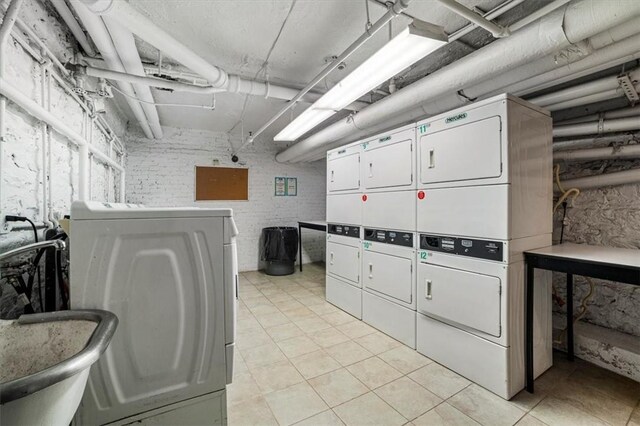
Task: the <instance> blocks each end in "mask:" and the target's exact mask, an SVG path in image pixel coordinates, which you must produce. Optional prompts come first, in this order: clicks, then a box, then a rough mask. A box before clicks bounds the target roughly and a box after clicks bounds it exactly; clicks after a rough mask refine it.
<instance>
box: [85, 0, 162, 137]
mask: <svg viewBox="0 0 640 426" xmlns="http://www.w3.org/2000/svg"><path fill="white" fill-rule="evenodd" d="M73 8H74V10H75V11H76V14H77V15H78V17H79V18H80V20H81V21H82V23H83V24H84V27H85V28H86V29H87V31H88V32H89V35H90V36H91V39H92V40H93V43H94V44H95V45H96V47H97V48H98V50H99V51H100V54H101V55H102V59H104V61H105V63H106V64H107V66H108V67H109V68H111V69H112V70H114V71H119V72H125V69H124V66H123V65H122V62H121V61H120V57H119V56H118V52H116V49H115V47H114V46H113V41H112V40H111V36H110V35H109V31H107V27H105V25H104V22H102V19H100V17H99V16H97V15H95V14H93V13H91V12H90V11H89V9H87V8H86V7H85V6H84V5H83V4H82V3H81V2H79V1H77V0H76V1H74V2H73ZM117 86H118V88H119V89H120V90H122V92H124V93H126V94H127V95H128V96H125V100H126V102H127V104H129V107H130V108H131V112H133V115H134V117H135V118H136V121H137V122H138V124H139V125H140V127H141V128H142V131H143V133H144V135H145V136H146V137H147V138H149V139H153V132H152V131H151V127H150V126H149V122H148V121H147V116H146V115H145V113H144V110H143V109H142V107H141V106H140V103H139V102H137V101H135V100H134V99H133V98H135V97H136V93H135V91H134V90H133V86H132V85H131V83H125V82H120V83H118V84H117Z"/></svg>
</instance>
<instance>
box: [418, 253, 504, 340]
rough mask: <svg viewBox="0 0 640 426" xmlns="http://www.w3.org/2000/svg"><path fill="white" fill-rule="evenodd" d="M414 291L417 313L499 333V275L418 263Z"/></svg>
mask: <svg viewBox="0 0 640 426" xmlns="http://www.w3.org/2000/svg"><path fill="white" fill-rule="evenodd" d="M417 292H418V311H419V312H422V313H423V314H425V315H428V316H432V317H437V318H439V319H441V320H443V321H445V322H453V323H456V324H460V325H462V326H464V327H468V328H470V329H473V330H478V331H481V332H483V333H487V334H489V335H491V336H495V337H499V336H500V333H501V327H500V309H501V306H500V305H501V303H500V299H501V280H500V278H498V277H495V276H490V275H484V274H480V273H477V272H470V271H463V270H460V269H454V268H448V267H443V266H436V265H431V264H428V263H420V264H419V265H418V284H417Z"/></svg>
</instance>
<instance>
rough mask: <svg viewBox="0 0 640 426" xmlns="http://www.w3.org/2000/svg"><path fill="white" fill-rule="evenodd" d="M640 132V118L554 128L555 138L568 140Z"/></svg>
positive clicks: (616, 119)
mask: <svg viewBox="0 0 640 426" xmlns="http://www.w3.org/2000/svg"><path fill="white" fill-rule="evenodd" d="M630 130H640V116H636V117H626V118H614V119H612V120H603V121H602V123H601V122H600V121H594V122H591V123H578V124H568V125H566V126H555V127H554V128H553V137H554V138H567V137H571V136H584V135H599V134H602V133H613V132H627V131H630Z"/></svg>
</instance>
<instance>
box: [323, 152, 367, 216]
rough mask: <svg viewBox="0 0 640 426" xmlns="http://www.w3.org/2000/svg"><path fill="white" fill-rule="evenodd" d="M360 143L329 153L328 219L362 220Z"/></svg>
mask: <svg viewBox="0 0 640 426" xmlns="http://www.w3.org/2000/svg"><path fill="white" fill-rule="evenodd" d="M361 152H362V146H361V145H360V144H359V143H354V144H350V145H347V146H345V147H340V148H338V149H334V150H331V151H329V152H328V153H327V222H329V223H348V224H351V225H360V224H361V223H362V195H361V192H362V191H361V181H360V157H361Z"/></svg>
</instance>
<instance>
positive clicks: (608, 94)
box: [545, 89, 624, 111]
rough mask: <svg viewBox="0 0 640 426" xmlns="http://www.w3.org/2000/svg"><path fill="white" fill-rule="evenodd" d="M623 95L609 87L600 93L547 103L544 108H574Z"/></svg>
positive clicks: (550, 109)
mask: <svg viewBox="0 0 640 426" xmlns="http://www.w3.org/2000/svg"><path fill="white" fill-rule="evenodd" d="M622 96H624V95H623V94H622V93H621V90H618V89H611V90H607V91H604V92H600V93H593V94H591V95H586V96H582V97H580V98H576V99H569V100H568V101H564V102H560V103H557V104H553V105H547V106H546V107H545V108H546V109H548V110H549V111H561V110H563V109H569V108H574V107H577V106H582V105H589V104H592V103H595V102H601V101H607V100H609V99H615V98H619V97H622Z"/></svg>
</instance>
